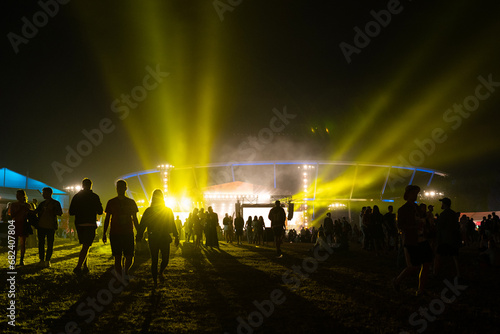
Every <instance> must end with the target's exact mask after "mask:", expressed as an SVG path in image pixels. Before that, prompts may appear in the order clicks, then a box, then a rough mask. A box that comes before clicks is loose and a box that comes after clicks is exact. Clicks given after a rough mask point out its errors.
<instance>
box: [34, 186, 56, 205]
mask: <svg viewBox="0 0 500 334" xmlns="http://www.w3.org/2000/svg"><path fill="white" fill-rule="evenodd" d="M42 196H43V198H44V199H49V198H51V197H52V188H50V187H45V188H43V189H42ZM34 201H35V200H33V202H34Z"/></svg>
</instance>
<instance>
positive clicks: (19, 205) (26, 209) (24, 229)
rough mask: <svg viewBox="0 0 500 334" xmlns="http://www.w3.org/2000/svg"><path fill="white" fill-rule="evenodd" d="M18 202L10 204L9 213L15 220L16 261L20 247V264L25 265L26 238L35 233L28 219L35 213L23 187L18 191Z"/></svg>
mask: <svg viewBox="0 0 500 334" xmlns="http://www.w3.org/2000/svg"><path fill="white" fill-rule="evenodd" d="M16 199H17V202H14V203H12V204H11V205H10V206H9V210H8V215H9V216H10V217H11V219H12V220H14V237H15V239H16V240H15V244H14V245H15V246H14V248H15V261H17V253H18V248H20V249H21V258H20V261H19V265H20V266H24V254H25V253H26V238H28V236H29V235H30V234H33V229H32V228H31V226H30V223H29V221H28V216H29V215H30V212H31V213H33V210H32V209H31V208H32V207H31V205H30V204H29V203H28V197H27V196H26V192H25V191H24V190H22V189H19V190H17V191H16Z"/></svg>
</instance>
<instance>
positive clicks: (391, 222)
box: [384, 205, 398, 250]
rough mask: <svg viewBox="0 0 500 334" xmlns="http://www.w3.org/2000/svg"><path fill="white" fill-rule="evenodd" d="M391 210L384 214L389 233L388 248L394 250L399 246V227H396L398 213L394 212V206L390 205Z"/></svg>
mask: <svg viewBox="0 0 500 334" xmlns="http://www.w3.org/2000/svg"><path fill="white" fill-rule="evenodd" d="M387 209H388V210H389V212H387V213H386V214H385V215H384V226H385V230H386V233H387V247H388V248H387V249H388V250H392V249H395V248H397V243H398V229H397V227H396V215H395V214H394V213H393V211H394V207H393V206H392V205H389V207H388V208H387Z"/></svg>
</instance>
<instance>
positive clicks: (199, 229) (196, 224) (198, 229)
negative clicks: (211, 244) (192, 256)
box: [191, 208, 203, 249]
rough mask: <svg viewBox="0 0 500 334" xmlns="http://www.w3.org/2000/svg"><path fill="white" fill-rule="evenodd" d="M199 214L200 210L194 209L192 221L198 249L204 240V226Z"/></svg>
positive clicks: (195, 245)
mask: <svg viewBox="0 0 500 334" xmlns="http://www.w3.org/2000/svg"><path fill="white" fill-rule="evenodd" d="M199 214H200V213H199V211H198V208H194V210H193V214H192V215H191V220H192V221H193V235H194V236H193V242H194V248H196V249H199V248H200V246H201V240H202V239H203V225H202V220H201V219H200V215H199Z"/></svg>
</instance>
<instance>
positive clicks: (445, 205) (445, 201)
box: [439, 197, 451, 209]
mask: <svg viewBox="0 0 500 334" xmlns="http://www.w3.org/2000/svg"><path fill="white" fill-rule="evenodd" d="M439 201H440V202H441V208H442V209H446V208H449V207H451V199H449V198H448V197H445V198H441V199H440V200H439Z"/></svg>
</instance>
